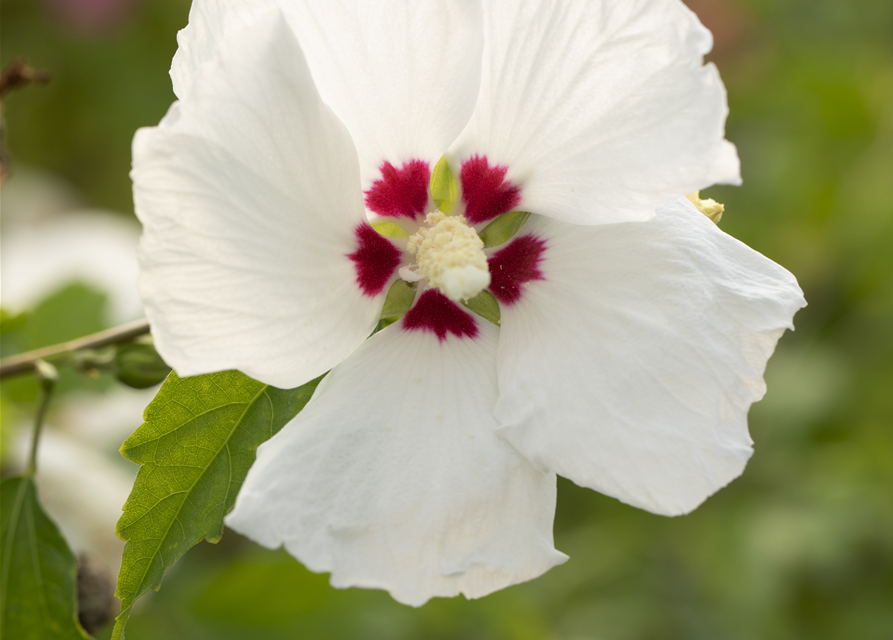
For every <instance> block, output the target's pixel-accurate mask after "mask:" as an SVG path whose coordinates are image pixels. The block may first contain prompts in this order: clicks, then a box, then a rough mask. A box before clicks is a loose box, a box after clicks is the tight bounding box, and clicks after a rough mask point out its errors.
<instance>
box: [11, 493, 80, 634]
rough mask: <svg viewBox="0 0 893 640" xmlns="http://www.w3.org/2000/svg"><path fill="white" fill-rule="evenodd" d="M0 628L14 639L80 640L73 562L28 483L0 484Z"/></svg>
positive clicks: (74, 565) (57, 530)
mask: <svg viewBox="0 0 893 640" xmlns="http://www.w3.org/2000/svg"><path fill="white" fill-rule="evenodd" d="M0 539H2V541H3V542H2V545H3V566H2V570H0V575H2V577H0V628H2V630H3V636H4V637H5V638H10V639H12V638H16V640H32V639H33V640H45V639H46V638H53V639H54V640H56V639H58V640H71V639H73V640H84V639H85V638H90V636H89V635H87V633H86V632H85V631H84V630H83V628H82V627H81V625H80V623H79V622H78V610H77V586H76V585H77V563H76V562H75V559H74V555H73V554H72V553H71V550H70V549H69V548H68V545H67V544H65V539H64V538H62V534H60V533H59V529H57V528H56V525H55V524H53V521H52V520H50V519H49V518H48V517H47V515H46V513H44V511H43V509H41V508H40V504H39V503H38V502H37V493H36V490H35V487H34V481H33V480H32V479H31V478H29V477H21V476H20V477H14V478H8V479H6V480H4V481H3V483H2V484H0Z"/></svg>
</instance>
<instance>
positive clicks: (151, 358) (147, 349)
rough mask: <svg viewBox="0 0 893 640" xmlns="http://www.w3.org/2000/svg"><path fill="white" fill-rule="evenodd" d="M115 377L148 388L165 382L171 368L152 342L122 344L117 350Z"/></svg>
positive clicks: (127, 383)
mask: <svg viewBox="0 0 893 640" xmlns="http://www.w3.org/2000/svg"><path fill="white" fill-rule="evenodd" d="M114 369H115V377H116V378H118V380H119V381H120V382H122V383H123V384H126V385H127V386H128V387H133V388H134V389H146V388H148V387H154V386H155V385H156V384H159V383H161V382H164V379H165V378H167V374H169V373H170V372H171V368H170V367H169V366H167V364H165V362H164V360H162V359H161V356H159V355H158V352H157V351H155V346H154V345H153V344H152V343H150V342H130V343H127V344H122V345H121V346H119V347H118V349H117V351H116V352H115V362H114Z"/></svg>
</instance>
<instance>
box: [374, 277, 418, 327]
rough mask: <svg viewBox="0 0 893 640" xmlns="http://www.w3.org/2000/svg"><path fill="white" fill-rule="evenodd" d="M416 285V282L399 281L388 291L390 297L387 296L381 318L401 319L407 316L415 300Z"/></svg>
mask: <svg viewBox="0 0 893 640" xmlns="http://www.w3.org/2000/svg"><path fill="white" fill-rule="evenodd" d="M415 294H416V285H415V283H414V282H406V281H405V280H400V279H397V280H395V281H394V284H392V285H391V288H390V289H388V295H387V296H385V299H384V306H383V307H382V309H381V318H382V319H390V318H400V317H402V316H404V315H406V312H407V311H409V308H410V307H411V306H412V303H413V301H414V300H415Z"/></svg>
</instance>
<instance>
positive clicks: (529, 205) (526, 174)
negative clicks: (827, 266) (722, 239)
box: [448, 0, 740, 224]
mask: <svg viewBox="0 0 893 640" xmlns="http://www.w3.org/2000/svg"><path fill="white" fill-rule="evenodd" d="M484 34H485V45H484V68H483V77H482V80H481V92H480V98H479V100H478V104H477V108H476V110H475V112H474V113H473V114H472V117H471V120H470V121H469V124H468V126H467V128H466V129H465V130H464V131H463V132H462V134H461V135H460V137H459V139H458V140H457V142H456V144H455V145H454V146H453V147H452V148H451V149H450V152H449V154H448V157H449V158H450V160H451V164H453V165H454V166H459V165H460V164H461V163H462V162H464V161H465V160H466V159H468V158H469V157H471V156H473V155H481V156H486V157H487V159H488V160H489V162H490V164H491V165H494V164H496V165H502V166H506V167H508V173H507V175H506V178H507V179H508V180H510V181H512V182H513V183H514V184H516V185H518V186H520V187H521V197H522V201H521V203H520V205H519V207H518V208H520V209H523V210H525V211H532V212H534V213H538V214H542V215H546V216H549V217H553V218H556V219H559V220H564V221H566V222H573V223H579V224H594V223H605V222H624V221H630V220H643V219H646V218H647V217H648V216H649V215H650V214H651V211H652V209H653V208H654V207H657V206H659V205H661V204H663V203H664V202H666V201H667V200H669V199H670V198H674V197H679V196H680V195H684V194H686V193H690V192H692V191H695V190H697V189H701V188H704V187H707V186H709V185H711V184H714V183H731V184H737V183H739V182H740V178H739V173H738V162H737V156H736V155H735V153H734V147H732V146H731V145H730V144H729V143H727V142H724V141H723V135H724V123H725V118H726V113H727V107H726V96H725V90H724V88H723V85H722V82H721V81H720V79H719V74H718V73H717V71H716V69H715V67H713V65H706V66H702V57H703V55H704V54H705V53H706V52H707V51H709V50H710V47H711V46H712V38H711V36H710V33H709V32H708V31H707V30H706V29H704V27H703V26H701V24H700V23H699V22H698V20H697V18H696V17H695V16H694V14H693V13H691V12H690V11H689V10H688V9H687V8H685V6H684V5H683V4H682V3H681V2H679V1H678V0H601V1H597V0H592V1H588V2H563V3H547V2H541V1H539V0H496V1H493V2H489V3H487V5H486V10H485V27H484Z"/></svg>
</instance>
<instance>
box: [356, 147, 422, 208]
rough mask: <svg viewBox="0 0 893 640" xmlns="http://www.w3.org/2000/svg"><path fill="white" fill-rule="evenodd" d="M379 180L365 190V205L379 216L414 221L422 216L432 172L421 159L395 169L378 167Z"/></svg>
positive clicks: (385, 166) (389, 164) (384, 166)
mask: <svg viewBox="0 0 893 640" xmlns="http://www.w3.org/2000/svg"><path fill="white" fill-rule="evenodd" d="M380 170H381V179H380V180H376V181H375V182H373V183H372V186H371V187H370V188H369V189H367V190H366V206H367V207H369V209H370V211H374V212H375V213H377V214H378V215H380V216H388V217H394V218H398V217H401V216H404V217H406V218H413V219H414V218H415V217H416V216H419V215H422V214H423V213H425V207H426V206H427V204H428V182H429V181H430V179H431V169H430V168H429V167H428V163H427V162H425V161H424V160H410V161H409V162H404V163H403V166H402V167H401V168H400V169H397V168H396V167H394V165H392V164H391V163H390V162H388V161H385V162H383V163H382V164H381V167H380Z"/></svg>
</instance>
